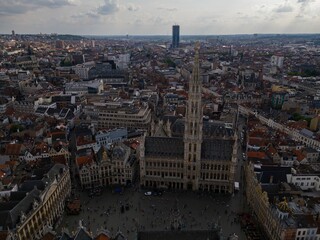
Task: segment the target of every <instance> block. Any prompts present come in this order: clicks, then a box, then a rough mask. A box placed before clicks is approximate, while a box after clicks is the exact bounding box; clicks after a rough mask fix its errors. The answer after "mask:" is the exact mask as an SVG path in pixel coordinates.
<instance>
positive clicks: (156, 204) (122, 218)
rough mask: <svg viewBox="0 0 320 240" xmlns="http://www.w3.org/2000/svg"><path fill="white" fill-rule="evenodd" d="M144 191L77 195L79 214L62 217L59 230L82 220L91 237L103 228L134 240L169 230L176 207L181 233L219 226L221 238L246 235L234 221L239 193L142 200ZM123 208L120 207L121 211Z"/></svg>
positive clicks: (72, 228)
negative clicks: (144, 232) (140, 233)
mask: <svg viewBox="0 0 320 240" xmlns="http://www.w3.org/2000/svg"><path fill="white" fill-rule="evenodd" d="M144 192H145V191H144V190H134V189H133V188H129V189H125V191H124V192H123V193H122V194H119V193H112V190H111V189H106V190H104V191H103V194H102V195H101V196H95V197H93V198H90V197H89V196H88V193H87V192H80V193H79V194H80V199H81V203H82V211H81V213H80V214H79V215H76V216H67V215H65V216H64V218H63V220H62V222H61V224H60V229H61V228H63V227H67V228H68V230H69V231H70V232H72V231H75V230H76V229H77V227H78V226H79V220H83V223H84V226H86V228H87V230H89V231H90V232H92V233H96V232H97V230H99V229H101V228H102V227H103V228H105V229H108V230H109V231H110V232H111V233H112V234H115V233H116V232H117V231H118V230H120V231H121V232H122V233H123V234H124V235H125V236H126V237H127V238H128V239H130V240H131V239H136V232H137V229H143V230H169V229H170V228H171V225H170V223H171V221H172V210H173V208H174V206H175V202H177V203H178V209H179V211H180V216H181V220H182V221H181V222H182V229H193V230H202V229H212V228H213V227H214V226H215V225H221V227H222V235H223V236H224V237H227V236H229V235H230V234H233V233H236V234H237V235H238V236H239V239H245V235H244V233H243V231H242V230H241V228H240V223H239V221H238V220H237V219H238V218H237V213H239V212H242V210H241V209H242V207H243V202H242V201H243V200H242V198H243V197H242V193H241V192H239V193H236V194H235V195H233V196H230V195H221V194H213V193H212V194H209V193H206V194H205V193H196V192H164V193H163V195H162V196H144ZM122 206H123V207H122Z"/></svg>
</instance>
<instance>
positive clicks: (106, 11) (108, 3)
mask: <svg viewBox="0 0 320 240" xmlns="http://www.w3.org/2000/svg"><path fill="white" fill-rule="evenodd" d="M119 9H120V7H119V3H118V1H117V0H105V1H104V4H103V5H102V6H100V7H98V8H97V13H98V14H101V15H110V14H113V13H115V12H118V11H119Z"/></svg>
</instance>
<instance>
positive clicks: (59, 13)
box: [0, 0, 320, 35]
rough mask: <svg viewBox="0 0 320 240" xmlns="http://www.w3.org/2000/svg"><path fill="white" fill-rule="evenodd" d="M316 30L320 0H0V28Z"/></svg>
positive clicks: (223, 31)
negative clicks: (176, 25) (175, 26)
mask: <svg viewBox="0 0 320 240" xmlns="http://www.w3.org/2000/svg"><path fill="white" fill-rule="evenodd" d="M173 24H179V25H180V33H181V34H182V35H183V34H239V33H248V34H252V33H319V32H320V0H0V33H11V30H15V32H16V33H18V34H19V33H40V32H41V33H70V34H96V35H109V34H110V35H124V34H131V35H134V34H136V35H137V34H167V35H169V34H171V26H172V25H173Z"/></svg>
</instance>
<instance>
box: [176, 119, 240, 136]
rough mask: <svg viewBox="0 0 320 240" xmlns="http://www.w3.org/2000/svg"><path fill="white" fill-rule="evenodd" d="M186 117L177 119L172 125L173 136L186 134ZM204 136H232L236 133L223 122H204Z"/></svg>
mask: <svg viewBox="0 0 320 240" xmlns="http://www.w3.org/2000/svg"><path fill="white" fill-rule="evenodd" d="M184 123H185V122H184V119H177V120H176V121H175V122H174V124H173V125H172V136H175V137H182V136H183V134H184ZM202 134H203V138H215V137H219V138H222V137H232V136H233V134H234V131H233V129H231V128H226V127H225V125H224V123H222V122H217V121H215V122H206V121H204V122H203V128H202Z"/></svg>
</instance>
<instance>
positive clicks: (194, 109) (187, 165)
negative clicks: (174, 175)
mask: <svg viewBox="0 0 320 240" xmlns="http://www.w3.org/2000/svg"><path fill="white" fill-rule="evenodd" d="M199 48H200V46H199V44H197V45H196V48H195V58H194V67H193V71H192V78H191V79H190V81H189V94H188V95H189V99H188V105H187V112H186V119H185V129H184V179H185V181H184V182H185V183H186V186H184V188H187V189H193V190H196V189H198V184H199V183H198V180H199V177H200V176H199V174H200V160H201V144H202V125H203V120H202V117H203V116H202V115H203V113H202V103H201V89H202V84H201V80H200V73H199Z"/></svg>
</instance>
